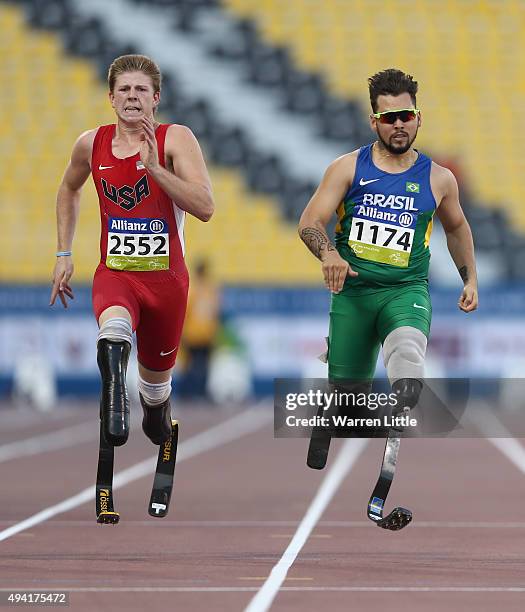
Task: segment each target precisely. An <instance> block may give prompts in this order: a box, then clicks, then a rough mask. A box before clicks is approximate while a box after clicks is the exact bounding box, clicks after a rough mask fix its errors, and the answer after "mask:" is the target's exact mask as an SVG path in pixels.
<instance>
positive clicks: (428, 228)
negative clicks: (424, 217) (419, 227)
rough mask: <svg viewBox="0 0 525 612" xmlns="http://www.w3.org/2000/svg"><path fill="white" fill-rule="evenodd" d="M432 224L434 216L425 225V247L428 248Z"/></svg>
mask: <svg viewBox="0 0 525 612" xmlns="http://www.w3.org/2000/svg"><path fill="white" fill-rule="evenodd" d="M433 226H434V218H433V217H432V218H431V219H430V221H429V222H428V225H427V231H426V232H425V248H426V249H428V247H429V246H430V234H431V233H432V227H433Z"/></svg>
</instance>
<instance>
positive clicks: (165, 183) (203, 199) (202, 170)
mask: <svg viewBox="0 0 525 612" xmlns="http://www.w3.org/2000/svg"><path fill="white" fill-rule="evenodd" d="M142 125H143V129H144V142H143V144H142V146H141V148H140V157H141V159H142V162H143V164H144V166H145V167H146V170H147V171H148V172H149V173H150V174H151V176H152V177H153V178H154V179H155V181H156V182H157V183H158V184H159V186H160V187H161V189H162V190H163V191H165V192H166V193H167V194H168V196H169V197H170V198H171V199H172V200H173V201H174V202H175V204H177V206H178V207H179V208H181V209H182V210H185V211H186V212H187V213H189V214H190V215H193V216H194V217H197V219H200V220H201V221H209V219H210V218H211V216H212V214H213V211H214V209H215V204H214V202H213V195H212V189H211V181H210V177H209V175H208V170H207V169H206V164H205V162H204V158H203V156H202V151H201V148H200V146H199V143H198V142H197V139H196V138H195V136H194V135H193V133H192V131H191V130H190V129H189V128H187V127H185V126H183V125H171V126H170V127H169V128H168V131H167V132H166V140H165V144H164V150H165V157H166V161H167V162H168V163H167V168H168V170H167V169H165V168H163V167H162V166H161V164H160V163H159V158H158V150H157V141H156V139H155V131H154V128H153V123H152V122H151V120H150V119H148V118H147V117H144V118H143V119H142Z"/></svg>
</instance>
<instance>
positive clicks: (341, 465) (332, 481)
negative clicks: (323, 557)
mask: <svg viewBox="0 0 525 612" xmlns="http://www.w3.org/2000/svg"><path fill="white" fill-rule="evenodd" d="M367 442H368V440H366V439H352V440H345V441H344V443H343V446H342V448H341V450H340V451H339V454H338V455H337V457H336V460H335V462H334V463H333V465H332V467H331V468H330V470H329V471H328V473H327V475H326V476H325V478H324V480H323V481H322V482H321V486H320V487H319V489H318V491H317V493H316V495H315V497H314V498H313V500H312V502H311V503H310V506H309V507H308V509H307V511H306V514H305V515H304V517H303V519H302V521H301V522H300V524H299V526H298V527H297V530H296V532H295V534H294V536H293V538H292V540H291V542H290V544H288V547H287V549H286V550H285V551H284V553H283V555H282V557H281V559H280V560H279V561H278V563H277V564H276V565H274V567H273V568H272V571H271V572H270V575H269V576H268V578H267V579H266V582H265V583H264V584H263V585H262V587H261V588H260V590H259V591H258V592H257V594H256V595H255V597H254V598H253V599H252V600H251V601H250V603H249V604H248V606H247V607H246V608H245V612H265V611H266V610H269V609H270V606H271V605H272V603H273V600H274V599H275V597H276V595H277V593H278V592H279V589H280V588H281V586H282V584H283V582H284V580H285V579H286V575H287V573H288V570H289V569H290V567H291V566H292V564H293V562H294V561H295V559H296V558H297V555H298V554H299V552H300V551H301V549H302V548H303V546H304V545H305V543H306V540H307V539H308V537H309V536H310V534H311V533H312V531H313V529H314V527H315V525H316V523H317V522H318V521H319V519H320V518H321V516H322V514H323V512H324V511H325V510H326V507H327V506H328V504H329V503H330V501H331V500H332V498H333V496H334V495H335V493H336V492H337V489H338V488H339V485H340V484H341V482H342V481H343V479H344V477H345V476H346V475H347V474H348V473H349V472H350V470H351V469H352V467H353V465H354V463H355V462H356V460H357V458H358V457H359V455H360V454H361V452H362V451H363V449H364V448H365V446H366V444H367Z"/></svg>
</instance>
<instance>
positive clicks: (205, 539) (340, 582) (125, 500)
mask: <svg viewBox="0 0 525 612" xmlns="http://www.w3.org/2000/svg"><path fill="white" fill-rule="evenodd" d="M97 414H98V408H97V406H96V405H95V404H92V405H91V404H90V405H86V406H83V407H81V408H77V409H75V410H69V411H66V410H65V409H62V410H59V411H57V412H56V413H53V414H52V415H51V416H48V415H40V414H35V413H32V412H29V411H15V410H13V409H11V408H10V407H9V406H5V405H4V406H2V407H1V408H0V481H1V482H2V491H3V496H2V497H3V503H2V506H1V508H2V510H1V513H0V532H1V533H5V530H6V529H8V528H10V527H11V526H13V525H16V524H17V523H19V522H20V521H22V520H24V519H26V518H28V517H30V516H32V515H34V514H35V513H38V512H39V511H41V510H43V509H45V508H48V507H51V506H53V505H55V504H57V503H58V502H61V501H63V500H65V499H67V498H69V497H71V496H73V495H75V494H76V493H78V492H80V491H82V490H83V489H85V488H86V487H89V486H90V485H92V484H93V482H94V477H95V472H96V460H97V447H98V439H97V434H98V422H97V421H98V416H97ZM254 414H256V415H258V416H257V417H255V416H254V417H253V418H254V419H260V418H261V415H262V420H264V421H265V424H263V425H262V426H260V427H259V428H258V429H257V430H256V431H254V432H251V433H245V434H242V432H241V433H239V435H238V437H237V438H235V439H233V440H231V441H227V442H222V443H221V442H220V441H216V442H215V443H216V444H217V446H216V447H215V448H212V449H210V450H208V451H203V452H200V453H199V452H198V451H195V450H194V452H195V453H196V454H194V455H193V456H191V457H187V458H186V459H183V460H181V461H180V462H179V463H178V465H177V469H176V478H175V487H174V494H173V500H172V506H171V509H170V514H169V516H168V517H167V518H166V519H154V518H150V517H149V516H148V515H147V503H148V499H149V493H150V488H151V483H152V476H153V474H152V473H151V474H148V475H147V476H146V477H143V478H140V479H138V480H134V481H132V482H130V483H129V484H127V485H125V486H123V487H122V488H121V489H118V490H117V491H115V505H116V509H117V510H118V511H119V513H120V515H121V522H120V523H119V525H117V526H110V525H104V526H101V525H97V523H96V521H95V515H94V512H95V511H94V500H91V499H90V501H89V502H88V503H84V504H81V505H78V506H77V507H75V508H73V509H71V510H69V511H68V512H65V513H62V514H59V515H56V516H52V517H51V518H49V519H48V520H45V521H43V522H40V523H38V524H35V525H34V526H32V527H30V528H29V529H25V530H23V531H20V532H19V533H17V534H15V535H12V536H11V537H8V538H7V539H4V540H3V541H0V588H1V589H2V590H3V591H4V592H3V593H2V595H3V596H5V591H6V590H9V589H13V590H17V589H24V590H30V591H39V590H43V589H46V590H54V591H69V592H70V606H69V609H71V610H79V611H84V610H85V611H88V610H89V611H91V610H95V609H96V610H101V611H102V610H108V611H109V610H112V611H113V610H137V611H139V610H140V611H143V610H150V611H154V610H166V609H170V610H177V611H178V610H192V611H195V612H200V611H201V610H202V611H204V610H206V611H209V610H214V611H223V610H224V611H237V610H238V611H241V610H244V609H245V608H246V607H247V606H248V604H249V603H250V601H251V600H252V599H253V597H254V596H255V595H256V594H257V592H258V591H259V589H260V588H261V586H262V585H263V584H264V583H265V581H266V579H267V578H268V575H269V574H270V572H271V570H272V568H273V567H274V566H275V565H276V564H277V563H278V562H279V560H280V559H281V557H282V555H283V552H284V551H285V549H286V547H287V546H288V544H289V542H290V540H291V539H292V537H293V536H294V533H295V532H296V529H297V527H298V525H299V523H300V522H301V520H302V519H303V517H304V515H305V513H306V512H307V510H308V508H309V507H310V504H311V502H312V500H313V498H314V497H315V495H316V492H317V490H318V488H319V486H320V485H321V482H322V481H323V480H324V479H325V477H326V474H327V472H328V470H330V467H331V465H333V463H334V460H335V457H336V456H337V454H338V450H339V447H341V444H335V445H334V447H333V448H332V450H331V456H330V461H329V466H328V468H327V470H325V471H323V472H316V471H312V470H309V469H308V468H307V467H306V465H305V454H306V449H307V440H275V439H273V432H272V426H271V416H270V415H269V414H268V415H267V418H266V419H265V418H264V415H265V414H266V413H265V410H264V408H261V407H259V408H258V409H257V411H256V412H255V413H254ZM250 415H251V413H250ZM177 416H178V417H179V418H180V422H181V440H182V442H183V443H186V442H187V441H188V440H190V439H191V438H192V437H193V436H195V435H196V434H198V433H199V432H203V431H205V430H207V429H209V428H212V427H214V426H215V425H217V423H220V422H224V421H226V420H228V419H231V418H234V421H233V422H235V417H234V415H232V414H231V413H230V414H227V413H224V412H223V411H220V410H216V409H213V408H211V407H206V408H202V407H201V408H199V409H190V408H189V407H186V408H184V409H182V410H179V411H178V415H177ZM238 418H240V419H243V418H244V422H246V420H247V419H250V418H252V417H251V416H249V417H242V416H241V417H238ZM78 424H81V426H80V427H76V425H78ZM233 427H234V426H232V428H233ZM254 427H255V426H254ZM64 428H68V430H67V431H66V434H65V436H63V439H61V441H59V442H57V441H56V439H55V440H54V442H53V438H52V439H51V440H52V441H51V442H50V441H49V437H48V438H44V440H47V442H44V448H43V449H40V451H38V444H39V443H40V444H42V438H41V436H42V435H45V434H49V433H51V432H54V431H55V432H56V431H58V430H62V429H64ZM69 428H73V429H69ZM27 438H33V441H32V442H23V441H24V440H26V439H27ZM14 441H21V442H20V444H19V445H16V446H17V448H15V451H13V446H11V447H10V448H11V451H10V452H11V453H13V452H15V454H16V452H17V453H18V454H19V456H11V457H10V458H9V457H6V456H4V458H2V457H3V455H2V453H3V452H4V454H5V452H6V451H5V449H6V448H7V447H6V445H8V444H12V443H13V442H14ZM46 444H47V445H48V446H52V445H53V444H55V449H54V450H53V449H49V448H45V445H46ZM35 445H36V446H35ZM60 445H62V447H60V448H56V446H60ZM181 448H182V446H181ZM3 449H4V451H3ZM31 449H33V450H31ZM155 450H156V449H155V447H153V445H151V444H150V443H149V441H148V440H146V439H145V438H144V436H143V435H142V432H140V426H138V425H137V424H136V423H134V428H133V433H132V435H131V436H130V440H129V442H128V443H127V444H126V446H125V447H123V448H120V449H117V451H116V466H115V472H116V473H117V472H119V471H121V470H122V469H125V468H127V467H129V466H132V465H134V464H136V463H138V462H140V461H142V460H143V459H146V458H148V457H153V456H154V455H155ZM382 450H383V441H380V440H375V441H372V442H370V443H369V444H368V445H367V446H366V448H365V449H364V451H363V452H362V453H361V454H360V455H359V456H358V458H357V460H356V462H355V464H354V465H353V467H352V469H351V471H350V473H349V475H348V476H347V477H346V478H345V479H344V480H343V482H342V484H341V486H340V487H339V488H338V490H337V492H336V493H335V495H334V497H333V499H332V500H331V501H330V503H329V505H328V507H327V509H326V511H325V512H324V514H323V515H322V517H321V520H320V521H319V522H318V523H317V524H316V525H315V528H314V529H313V531H312V533H311V535H310V536H309V537H308V539H307V540H306V543H305V545H304V547H302V549H301V550H300V551H299V553H298V555H297V558H296V559H295V561H294V563H293V564H292V566H291V568H290V570H289V572H288V575H287V578H286V580H285V581H284V583H283V585H282V587H281V588H280V589H279V590H278V592H277V594H276V597H275V599H274V600H273V604H272V607H271V609H272V610H278V611H288V610H301V611H304V612H308V611H310V610H312V611H314V610H315V611H317V610H320V609H321V610H323V611H332V610H333V611H339V610H358V611H359V610H367V611H371V612H374V611H375V610H381V611H383V610H387V609H388V610H389V612H396V611H398V610H403V611H404V612H411V611H412V610H414V611H416V610H418V611H419V610H431V611H433V610H444V611H446V612H453V611H456V610H458V611H459V610H462V611H463V610H476V611H485V610H487V611H489V610H490V611H494V610H498V609H499V608H501V609H502V610H503V609H504V610H505V612H512V611H514V610H515V611H518V610H520V611H521V610H523V609H525V580H524V576H525V572H524V570H525V552H524V546H523V542H524V537H525V521H523V519H522V517H521V513H522V508H523V501H524V494H523V491H524V477H525V474H524V473H523V471H520V470H519V469H518V467H517V466H516V465H514V464H513V463H511V462H510V461H509V459H507V458H506V457H505V456H504V455H503V454H501V453H500V451H499V450H497V449H496V448H495V447H494V446H493V445H492V444H491V443H490V442H489V441H487V440H404V441H403V442H402V446H401V452H400V460H399V463H398V472H397V475H396V479H395V482H394V485H393V487H392V491H391V493H390V497H389V500H388V508H387V510H388V509H390V508H392V507H394V506H395V505H403V506H407V507H409V508H410V509H411V510H412V511H413V512H414V522H413V523H412V524H411V525H409V526H408V527H407V528H406V529H404V530H403V531H400V532H388V531H385V530H382V529H378V528H377V527H375V526H374V525H373V524H372V523H371V522H370V521H368V520H367V519H366V517H365V511H366V504H367V501H368V497H369V495H370V492H371V489H372V487H373V484H374V483H375V480H376V478H377V475H378V470H379V464H380V460H381V456H382ZM31 452H33V453H35V454H30V453H31ZM1 533H0V538H1V537H2V536H1Z"/></svg>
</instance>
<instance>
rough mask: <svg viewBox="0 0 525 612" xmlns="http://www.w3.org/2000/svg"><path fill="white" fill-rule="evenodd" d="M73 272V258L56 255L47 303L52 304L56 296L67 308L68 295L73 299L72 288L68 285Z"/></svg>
mask: <svg viewBox="0 0 525 612" xmlns="http://www.w3.org/2000/svg"><path fill="white" fill-rule="evenodd" d="M72 274H73V258H72V257H71V256H69V257H57V262H56V264H55V270H54V272H53V280H52V281H51V282H52V283H53V288H52V289H51V298H50V299H49V305H50V306H53V304H54V303H55V300H56V299H57V296H58V297H59V298H60V301H61V302H62V306H64V308H67V300H66V297H68V298H69V299H70V300H74V299H75V296H74V295H73V290H72V289H71V286H70V285H69V279H70V278H71V276H72Z"/></svg>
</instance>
